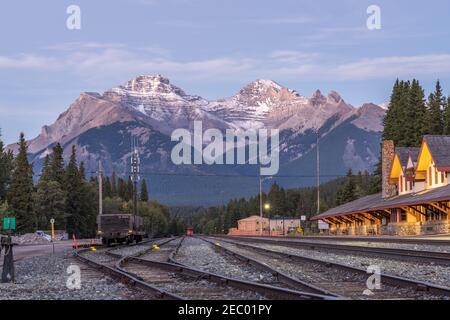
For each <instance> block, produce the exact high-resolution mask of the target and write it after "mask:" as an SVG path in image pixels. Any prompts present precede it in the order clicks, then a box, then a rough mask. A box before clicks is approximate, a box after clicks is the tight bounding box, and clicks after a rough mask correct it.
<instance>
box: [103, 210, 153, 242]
mask: <svg viewBox="0 0 450 320" xmlns="http://www.w3.org/2000/svg"><path fill="white" fill-rule="evenodd" d="M97 226H98V232H97V234H98V235H99V236H101V237H102V243H103V244H106V245H110V244H112V243H119V244H122V243H127V244H130V243H132V242H134V241H135V242H136V243H139V242H141V241H142V238H143V237H145V231H144V220H143V219H142V217H139V216H134V215H132V214H102V215H99V216H98V217H97Z"/></svg>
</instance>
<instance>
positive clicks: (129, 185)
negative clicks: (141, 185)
mask: <svg viewBox="0 0 450 320" xmlns="http://www.w3.org/2000/svg"><path fill="white" fill-rule="evenodd" d="M133 190H134V186H133V181H131V177H130V176H128V181H127V188H126V192H125V198H124V200H125V201H130V200H132V199H133Z"/></svg>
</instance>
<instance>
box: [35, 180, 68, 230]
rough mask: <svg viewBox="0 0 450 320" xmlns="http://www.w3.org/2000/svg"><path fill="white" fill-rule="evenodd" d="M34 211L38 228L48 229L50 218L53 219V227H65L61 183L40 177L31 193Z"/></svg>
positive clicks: (64, 207)
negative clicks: (34, 190)
mask: <svg viewBox="0 0 450 320" xmlns="http://www.w3.org/2000/svg"><path fill="white" fill-rule="evenodd" d="M33 201H34V206H33V207H34V212H35V215H36V220H37V225H38V228H39V229H44V230H48V229H50V219H52V218H53V219H55V228H56V229H63V230H65V228H66V219H65V210H66V202H65V194H64V191H63V190H62V189H61V185H60V184H59V183H58V182H56V181H52V180H45V179H41V180H40V181H39V183H38V184H37V186H36V192H35V193H34V194H33Z"/></svg>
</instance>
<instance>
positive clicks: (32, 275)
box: [0, 253, 145, 300]
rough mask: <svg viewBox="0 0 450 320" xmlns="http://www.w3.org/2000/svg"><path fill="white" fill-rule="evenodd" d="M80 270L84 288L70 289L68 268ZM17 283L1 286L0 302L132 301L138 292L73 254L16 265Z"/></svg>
mask: <svg viewBox="0 0 450 320" xmlns="http://www.w3.org/2000/svg"><path fill="white" fill-rule="evenodd" d="M74 264H75V265H78V266H79V267H80V269H81V289H79V290H77V289H68V288H67V286H66V283H67V281H68V279H69V277H70V274H68V273H67V268H68V267H69V266H70V265H74ZM15 268H16V273H15V276H16V279H15V283H6V284H5V283H0V299H1V300H129V299H142V298H145V296H144V295H143V294H142V293H141V292H139V291H134V290H131V289H129V288H128V287H126V286H125V285H123V284H121V283H117V282H116V281H114V280H112V279H111V278H109V277H107V276H105V275H103V274H102V273H100V272H98V271H96V270H93V269H91V268H89V267H87V266H85V265H84V264H82V263H80V262H78V261H76V260H75V259H74V257H73V256H72V253H56V254H55V255H54V256H53V255H48V256H39V257H31V258H27V259H24V260H21V261H18V262H16V264H15Z"/></svg>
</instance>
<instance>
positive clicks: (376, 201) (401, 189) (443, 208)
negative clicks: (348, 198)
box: [313, 135, 450, 236]
mask: <svg viewBox="0 0 450 320" xmlns="http://www.w3.org/2000/svg"><path fill="white" fill-rule="evenodd" d="M449 214H450V136H432V135H428V136H425V137H424V138H423V141H422V144H421V147H420V148H404V147H397V148H395V146H394V143H393V142H392V141H384V142H383V146H382V192H381V193H378V194H374V195H370V196H366V197H363V198H360V199H358V200H356V201H353V202H349V203H346V204H344V205H341V206H339V207H336V208H333V209H330V210H328V211H326V212H324V213H322V214H320V215H318V216H315V217H314V218H313V220H322V221H325V222H327V223H328V224H329V225H330V233H331V234H335V235H398V236H406V235H426V234H445V233H449V232H450V227H449V224H450V223H449Z"/></svg>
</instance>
